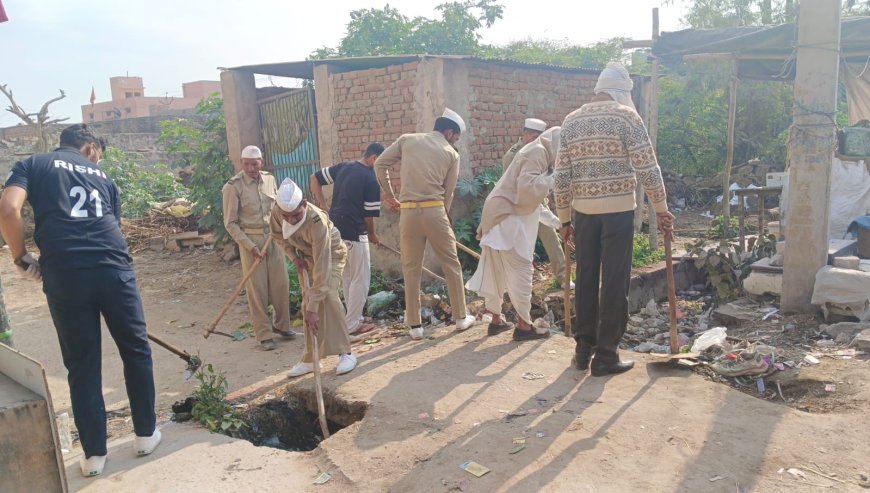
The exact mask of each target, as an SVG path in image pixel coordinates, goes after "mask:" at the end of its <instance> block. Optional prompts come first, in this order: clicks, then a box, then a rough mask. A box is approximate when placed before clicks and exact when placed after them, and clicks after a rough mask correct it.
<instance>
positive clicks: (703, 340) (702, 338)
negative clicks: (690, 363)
mask: <svg viewBox="0 0 870 493" xmlns="http://www.w3.org/2000/svg"><path fill="white" fill-rule="evenodd" d="M726 330H727V329H726V328H725V327H713V328H712V329H710V330H708V331H706V332H704V333H702V334H701V335H699V336H698V338H697V339H695V342H694V344H692V352H693V353H700V352H701V351H703V350H705V349H707V348H708V347H710V346H714V345H717V344H718V345H720V346H721V345H723V344H725V337H727V334H726V333H725V331H726Z"/></svg>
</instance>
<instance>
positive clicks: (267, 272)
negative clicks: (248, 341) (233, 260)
mask: <svg viewBox="0 0 870 493" xmlns="http://www.w3.org/2000/svg"><path fill="white" fill-rule="evenodd" d="M248 238H250V239H251V241H253V242H254V243H255V244H256V245H257V248H260V249H262V248H263V244H264V243H266V235H264V234H262V235H258V234H248ZM239 256H240V257H241V259H242V275H243V276H244V275H245V274H246V273H248V272H250V270H251V268H252V266H253V265H254V256H253V255H251V252H250V250H246V249H244V248H239ZM245 289H246V290H247V293H248V310H250V313H251V323H252V324H254V334H255V335H256V337H257V342H262V341H265V340H267V339H271V338H272V322H271V321H270V320H269V305H270V304H271V305H272V308H274V309H275V328H276V329H278V330H281V331H288V330H290V283H289V281H288V280H287V266H286V265H285V264H284V252H282V251H281V247H280V245H276V244H274V243H273V244H270V245H269V250H267V251H266V258H264V259H263V260H262V261H261V262H260V264H259V265H257V266H256V270H255V271H254V274H253V275H251V277H250V278H249V279H248V282H247V283H245Z"/></svg>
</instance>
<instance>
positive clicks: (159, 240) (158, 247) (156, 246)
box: [148, 236, 166, 252]
mask: <svg viewBox="0 0 870 493" xmlns="http://www.w3.org/2000/svg"><path fill="white" fill-rule="evenodd" d="M148 247H149V248H151V249H152V250H154V251H155V252H162V251H163V250H164V249H165V248H166V238H165V237H163V236H157V237H155V238H151V239H150V240H148Z"/></svg>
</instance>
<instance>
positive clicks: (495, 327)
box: [486, 322, 514, 336]
mask: <svg viewBox="0 0 870 493" xmlns="http://www.w3.org/2000/svg"><path fill="white" fill-rule="evenodd" d="M513 329H514V324H512V323H510V322H505V323H502V324H494V323H490V324H489V327H487V328H486V335H488V336H495V335H499V334H501V333H502V332H505V331H508V330H513Z"/></svg>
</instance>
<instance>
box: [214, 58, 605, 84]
mask: <svg viewBox="0 0 870 493" xmlns="http://www.w3.org/2000/svg"><path fill="white" fill-rule="evenodd" d="M424 58H441V59H445V60H470V61H476V62H482V63H491V64H495V65H502V66H508V67H519V68H529V69H543V70H551V71H555V72H566V73H575V74H588V75H598V74H599V73H600V72H601V69H597V68H578V67H564V66H561V65H551V64H547V63H527V62H518V61H516V60H504V59H498V58H483V57H477V56H469V55H385V56H368V57H355V58H327V59H323V60H305V61H300V62H284V63H264V64H259V65H242V66H239V67H231V68H229V69H227V70H238V71H243V72H251V73H256V74H262V75H273V76H277V77H292V78H296V79H313V78H314V67H315V66H316V65H321V64H329V65H332V66H333V67H336V68H338V69H339V70H341V71H345V72H350V71H353V70H367V69H371V68H383V67H389V66H391V65H400V64H403V63H410V62H415V61H419V60H421V59H424Z"/></svg>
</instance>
